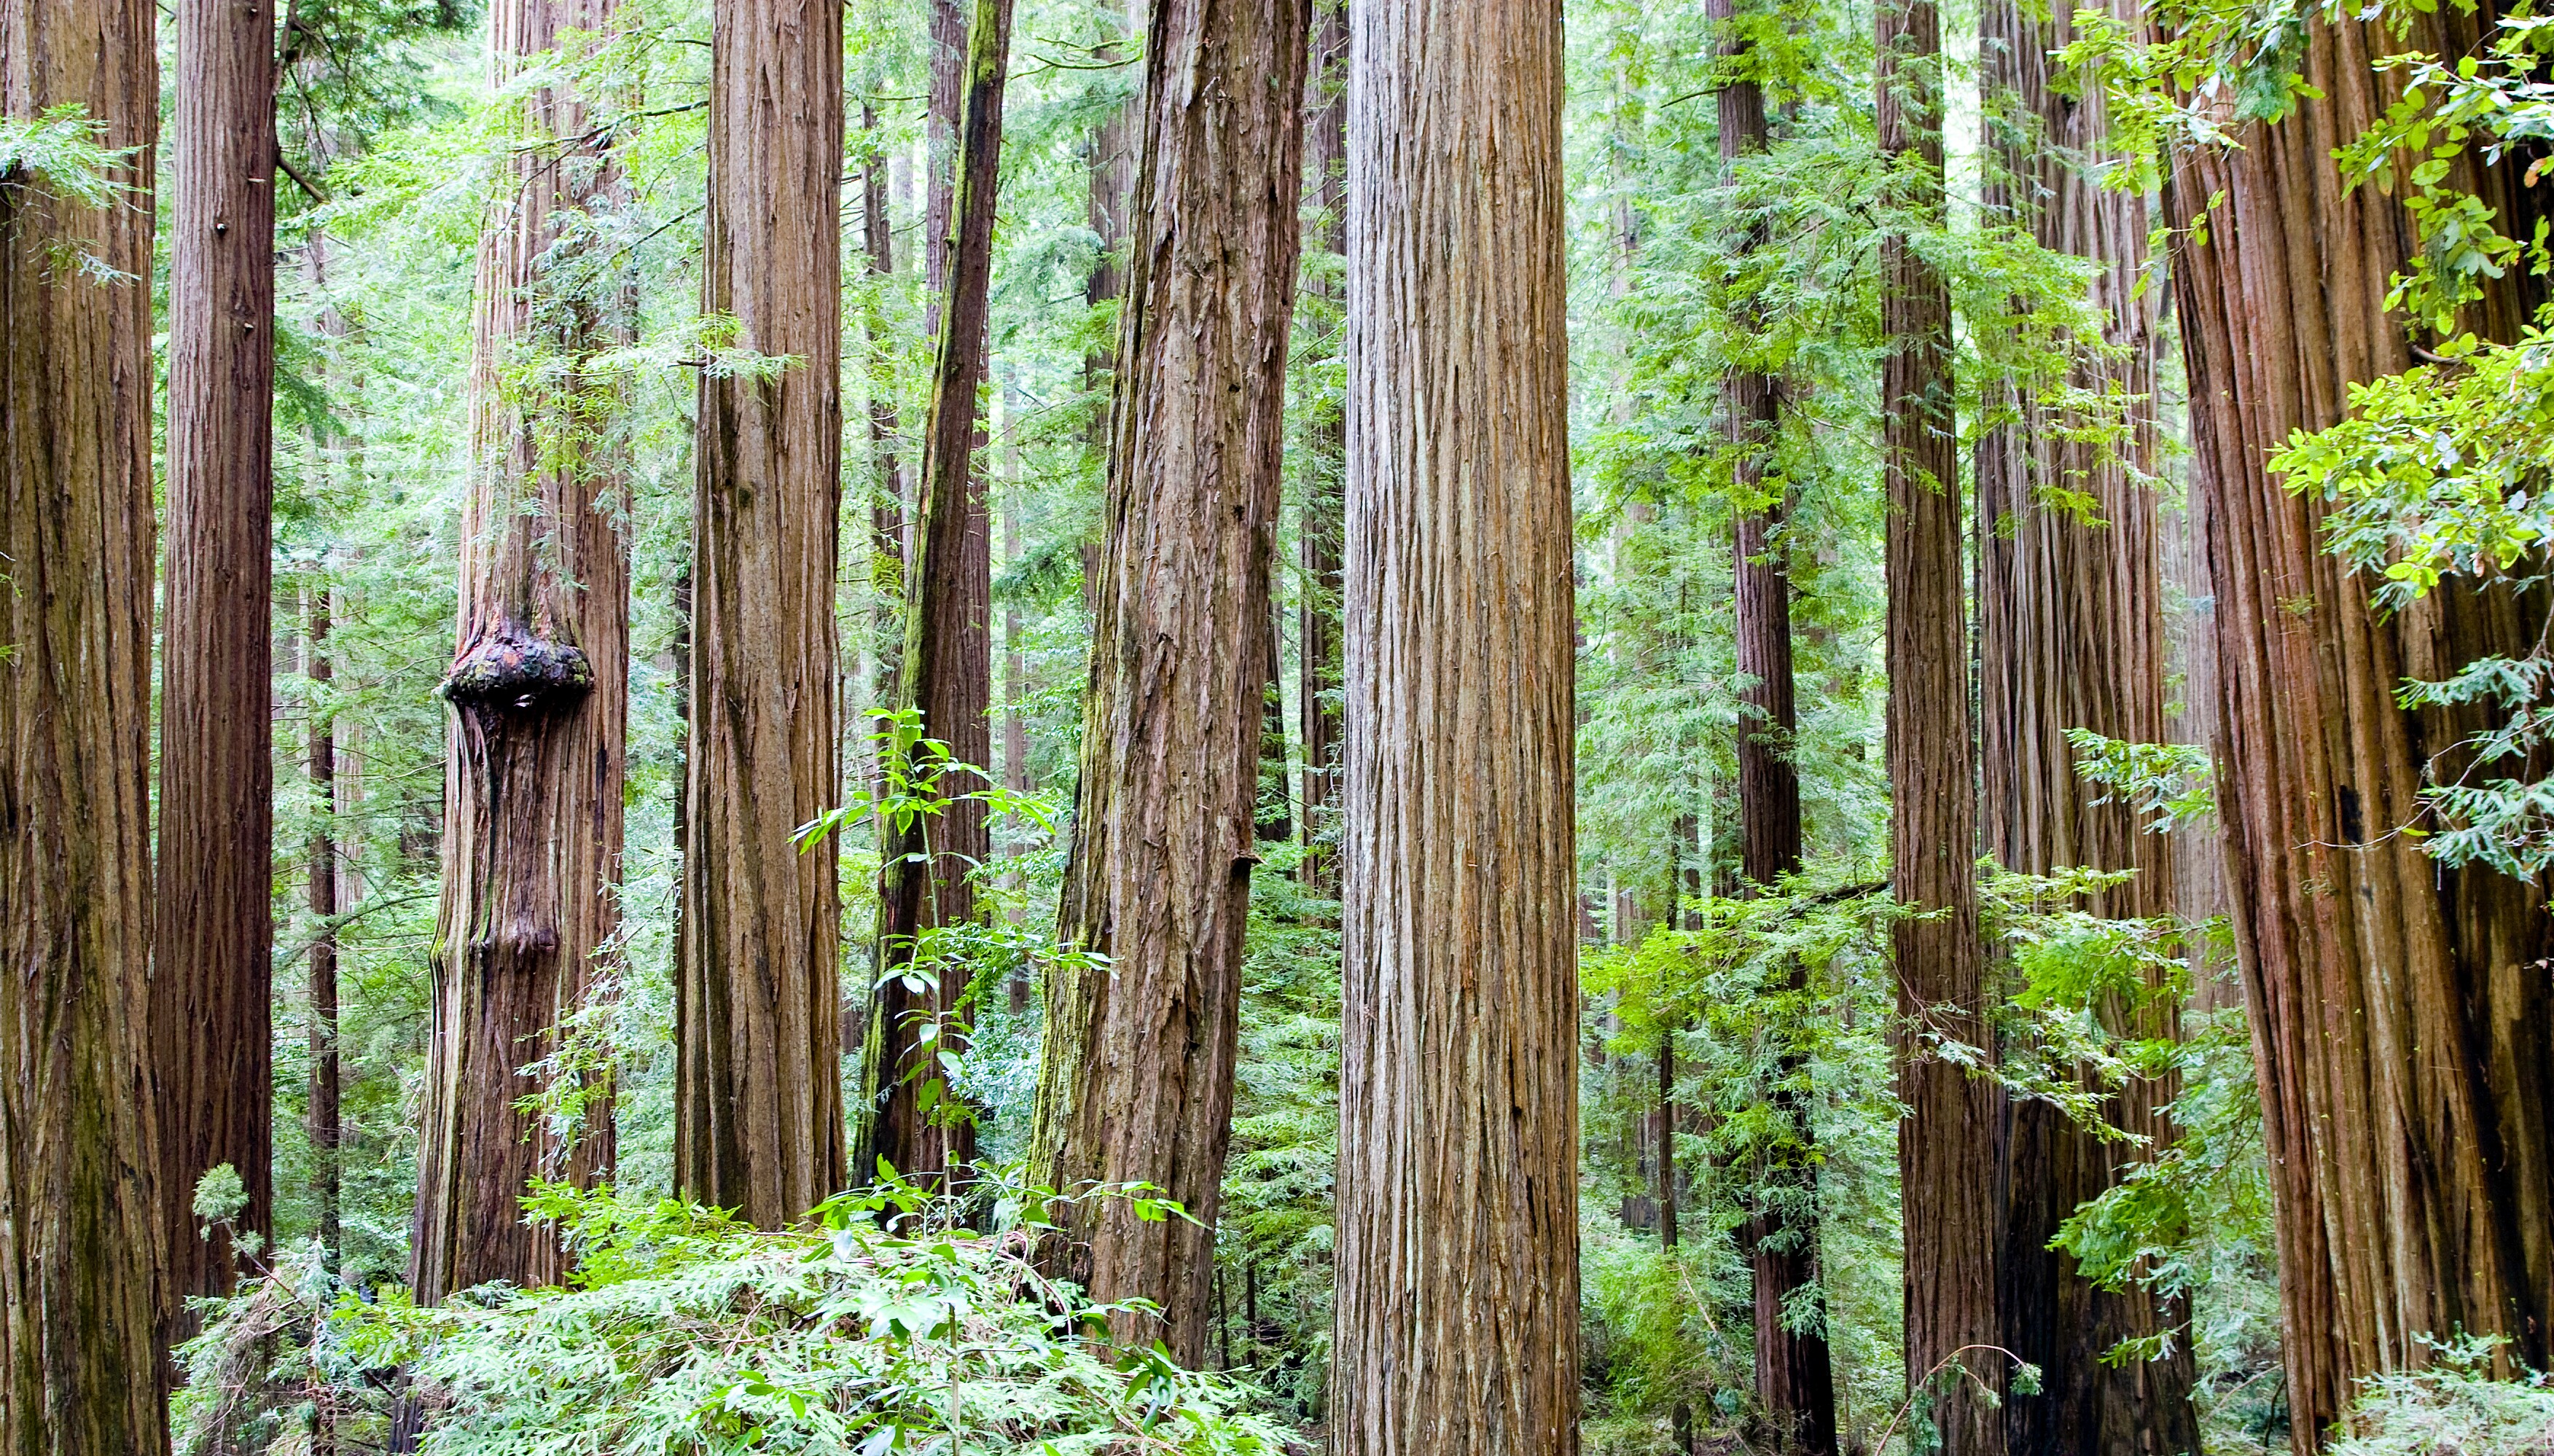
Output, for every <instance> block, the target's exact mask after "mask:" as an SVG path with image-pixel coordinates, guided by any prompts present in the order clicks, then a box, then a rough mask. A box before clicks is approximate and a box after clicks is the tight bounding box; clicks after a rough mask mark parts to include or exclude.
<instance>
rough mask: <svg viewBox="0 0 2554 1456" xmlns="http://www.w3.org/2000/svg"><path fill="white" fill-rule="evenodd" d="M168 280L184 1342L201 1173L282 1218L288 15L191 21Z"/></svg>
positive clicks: (169, 761)
mask: <svg viewBox="0 0 2554 1456" xmlns="http://www.w3.org/2000/svg"><path fill="white" fill-rule="evenodd" d="M171 135H172V136H173V138H174V141H173V143H172V146H171V152H172V168H171V170H172V172H173V174H174V178H175V183H176V192H177V196H176V206H175V210H174V222H175V233H174V238H173V239H172V241H171V257H170V270H169V424H168V441H169V553H168V554H169V581H168V585H167V587H166V591H167V594H168V606H167V615H166V617H165V619H164V620H163V622H162V624H161V630H162V633H163V646H164V650H163V652H162V656H161V664H162V671H163V673H164V677H163V680H162V685H161V696H160V711H161V720H160V725H161V726H160V863H159V883H158V889H157V894H156V896H155V898H156V900H157V902H158V910H159V923H158V928H157V930H158V943H157V946H156V947H155V950H156V952H157V962H156V966H155V968H154V971H153V974H152V1028H153V1062H154V1064H156V1066H157V1067H158V1075H159V1079H160V1095H161V1107H160V1156H161V1159H162V1163H161V1169H160V1200H161V1207H162V1209H163V1213H164V1217H165V1218H166V1220H167V1223H168V1231H169V1297H168V1301H167V1312H168V1315H169V1317H170V1320H171V1329H170V1337H171V1339H172V1340H173V1341H174V1340H182V1339H184V1338H186V1337H188V1336H190V1335H192V1334H193V1333H194V1329H195V1323H196V1320H195V1316H194V1314H193V1312H192V1311H191V1310H189V1309H188V1308H187V1307H186V1305H185V1303H184V1300H185V1299H186V1298H187V1296H189V1295H195V1294H227V1293H229V1292H230V1291H231V1288H232V1286H233V1284H234V1282H235V1281H236V1278H237V1274H238V1271H237V1269H236V1268H235V1261H234V1259H233V1257H232V1250H231V1243H230V1238H229V1236H228V1234H227V1233H218V1234H216V1235H215V1236H214V1237H212V1238H209V1239H207V1238H202V1237H199V1236H198V1234H197V1230H196V1225H195V1215H194V1196H195V1180H196V1179H197V1178H198V1177H201V1176H203V1175H204V1173H205V1171H206V1170H208V1169H211V1168H214V1167H216V1166H219V1165H221V1164H228V1165H230V1166H231V1168H232V1169H233V1170H235V1171H236V1172H237V1173H238V1174H239V1176H240V1180H241V1182H242V1183H243V1184H244V1185H245V1186H246V1188H247V1192H248V1206H247V1207H246V1208H245V1209H243V1210H242V1211H241V1213H240V1215H239V1218H238V1220H237V1221H236V1223H235V1225H234V1227H236V1228H238V1229H242V1230H252V1231H255V1232H256V1233H258V1234H260V1235H261V1236H263V1235H266V1234H269V1233H271V1232H272V1231H273V1229H274V1224H275V1176H274V1161H275V1158H274V1155H275V1148H274V1144H275V1133H274V1121H275V1119H274V1080H275V1078H274V1047H275V1038H274V1033H273V1027H272V1025H271V1023H272V1021H273V1014H272V1011H271V1009H270V1008H271V1003H272V1000H273V997H272V995H271V994H270V987H271V984H272V982H273V979H274V967H273V956H274V953H275V925H274V911H273V901H272V893H273V888H272V886H271V885H270V883H269V870H268V861H269V856H270V855H271V854H272V852H273V844H274V838H275V809H274V805H275V768H274V763H273V759H272V747H273V738H274V732H275V719H274V715H273V714H272V713H271V712H270V711H269V710H270V704H269V701H268V699H269V694H270V692H271V686H270V682H271V678H272V674H273V662H272V658H273V655H274V645H273V637H272V634H271V633H270V631H269V629H268V623H267V619H268V616H269V612H270V606H271V604H270V603H269V601H268V597H269V594H270V591H271V586H270V583H271V578H272V568H271V566H270V564H269V561H270V557H271V555H272V550H271V542H270V537H271V536H272V534H273V532H272V529H271V519H272V515H273V506H274V498H275V473H274V470H275V462H274V455H273V449H272V445H273V430H274V426H273V419H274V412H275V411H274V405H275V399H274V395H275V179H276V170H275V159H276V155H277V154H276V140H275V10H274V6H273V4H272V3H271V0H246V3H244V4H235V3H230V0H182V3H181V4H180V5H179V6H178V11H177V85H176V116H175V125H174V129H173V131H172V133H171Z"/></svg>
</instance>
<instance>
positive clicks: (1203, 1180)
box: [1031, 0, 1309, 1367]
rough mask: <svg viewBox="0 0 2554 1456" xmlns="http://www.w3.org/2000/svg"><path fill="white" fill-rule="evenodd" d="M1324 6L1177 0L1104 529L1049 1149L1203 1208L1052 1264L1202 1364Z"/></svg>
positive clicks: (1054, 1179)
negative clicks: (1316, 16)
mask: <svg viewBox="0 0 2554 1456" xmlns="http://www.w3.org/2000/svg"><path fill="white" fill-rule="evenodd" d="M1308 14H1309V12H1308V9H1307V7H1306V5H1305V3H1304V0H1268V3H1265V4H1241V5H1229V6H1216V5H1210V4H1207V3H1204V0H1162V3H1160V4H1157V5H1156V6H1155V7H1154V12H1153V25H1152V30H1151V44H1150V45H1149V46H1148V47H1147V48H1146V51H1145V56H1146V74H1145V85H1144V92H1143V100H1142V103H1141V106H1142V109H1141V121H1140V123H1139V137H1140V150H1139V152H1138V154H1137V158H1138V161H1137V168H1136V173H1135V187H1136V191H1135V201H1134V206H1133V209H1132V215H1133V216H1134V218H1135V220H1136V221H1135V247H1134V250H1133V254H1132V259H1131V267H1130V269H1129V271H1128V275H1127V287H1126V305H1125V310H1124V313H1123V315H1122V319H1121V325H1120V328H1119V331H1118V345H1117V368H1116V376H1115V378H1116V384H1115V392H1114V396H1113V399H1112V402H1111V407H1110V411H1109V418H1110V441H1109V451H1108V500H1107V536H1106V544H1105V546H1104V548H1103V555H1102V564H1101V570H1100V619H1099V627H1098V630H1097V632H1096V633H1095V635H1094V638H1093V640H1094V643H1095V646H1094V649H1093V651H1092V657H1091V684H1090V691H1089V695H1088V697H1087V699H1086V706H1085V708H1084V716H1083V738H1082V741H1083V750H1082V776H1081V783H1080V788H1079V791H1078V796H1077V802H1076V804H1075V813H1074V841H1073V857H1072V863H1071V868H1070V869H1069V870H1068V872H1067V874H1066V877H1065V884H1064V889H1063V899H1062V907H1061V914H1060V917H1059V920H1060V926H1059V937H1060V939H1062V940H1063V941H1065V942H1066V943H1068V944H1071V945H1075V946H1080V947H1084V948H1087V949H1089V950H1092V951H1095V952H1099V953H1100V954H1102V955H1103V956H1106V957H1107V960H1106V961H1105V962H1104V963H1102V964H1096V965H1086V966H1081V967H1074V966H1070V965H1057V966H1052V967H1050V968H1049V969H1048V972H1047V998H1046V1026H1047V1033H1046V1044H1045V1052H1044V1061H1043V1064H1042V1065H1041V1066H1040V1068H1039V1078H1038V1083H1039V1091H1038V1105H1037V1114H1036V1126H1035V1129H1034V1132H1033V1134H1032V1137H1031V1148H1032V1150H1033V1151H1032V1157H1033V1158H1034V1159H1035V1161H1036V1166H1037V1168H1038V1170H1039V1176H1040V1178H1041V1180H1042V1181H1044V1182H1046V1183H1047V1184H1048V1185H1049V1186H1052V1187H1056V1188H1063V1189H1072V1188H1076V1187H1079V1186H1081V1185H1083V1184H1085V1183H1089V1182H1103V1183H1122V1182H1136V1181H1141V1182H1150V1183H1155V1184H1158V1185H1160V1186H1161V1187H1162V1188H1164V1189H1165V1190H1167V1194H1168V1196H1170V1197H1172V1198H1176V1199H1178V1200H1179V1201H1180V1202H1181V1203H1182V1204H1183V1205H1184V1206H1186V1207H1187V1208H1188V1210H1189V1211H1190V1212H1191V1213H1192V1214H1194V1215H1195V1216H1196V1217H1197V1219H1198V1220H1200V1221H1199V1222H1197V1223H1192V1222H1188V1221H1185V1220H1180V1219H1170V1220H1162V1221H1152V1222H1147V1221H1145V1220H1143V1219H1139V1218H1137V1217H1136V1216H1135V1214H1134V1213H1133V1211H1132V1210H1131V1209H1130V1208H1129V1207H1128V1205H1127V1204H1126V1203H1125V1202H1124V1201H1123V1200H1122V1199H1112V1200H1107V1201H1104V1202H1100V1203H1090V1202H1085V1203H1081V1204H1076V1205H1073V1206H1071V1207H1070V1208H1069V1209H1068V1210H1067V1211H1066V1212H1065V1214H1064V1220H1065V1225H1066V1237H1065V1239H1064V1240H1062V1241H1060V1243H1061V1247H1060V1248H1058V1249H1057V1250H1055V1251H1053V1252H1052V1253H1051V1255H1050V1260H1051V1262H1052V1263H1054V1264H1056V1265H1057V1266H1059V1268H1060V1271H1061V1272H1062V1273H1063V1274H1064V1275H1065V1277H1067V1278H1070V1279H1072V1280H1074V1281H1075V1282H1076V1283H1078V1284H1080V1285H1082V1286H1084V1287H1085V1288H1087V1289H1089V1290H1090V1292H1091V1295H1092V1297H1094V1298H1096V1299H1101V1300H1115V1299H1125V1298H1134V1297H1142V1298H1148V1299H1151V1300H1153V1301H1154V1302H1156V1303H1157V1304H1159V1305H1160V1306H1161V1310H1162V1313H1161V1319H1160V1321H1159V1323H1158V1325H1157V1324H1156V1322H1155V1321H1154V1320H1153V1319H1151V1318H1149V1317H1147V1316H1144V1315H1139V1314H1124V1315H1120V1316H1117V1318H1116V1319H1115V1320H1114V1321H1113V1325H1114V1330H1113V1333H1114V1335H1115V1337H1116V1338H1117V1339H1118V1340H1119V1341H1120V1342H1121V1343H1125V1344H1130V1345H1141V1344H1144V1343H1147V1342H1149V1341H1150V1340H1152V1339H1153V1338H1155V1337H1157V1334H1158V1337H1159V1338H1161V1339H1163V1340H1164V1341H1165V1342H1166V1344H1167V1345H1168V1346H1169V1348H1170V1350H1171V1353H1172V1354H1173V1356H1174V1357H1176V1358H1177V1359H1178V1360H1179V1361H1180V1362H1181V1363H1182V1364H1185V1365H1189V1366H1192V1367H1195V1366H1197V1365H1199V1364H1200V1363H1201V1362H1202V1361H1203V1360H1204V1359H1205V1356H1206V1339H1207V1333H1208V1330H1209V1327H1210V1322H1209V1319H1208V1309H1207V1303H1206V1300H1207V1294H1208V1287H1209V1282H1210V1280H1211V1278H1212V1276H1213V1274H1214V1270H1215V1235H1214V1225H1215V1218H1216V1207H1217V1204H1218V1201H1219V1191H1220V1188H1221V1185H1222V1178H1223V1157H1224V1150H1225V1147H1226V1145H1227V1144H1228V1143H1229V1141H1230V1136H1231V1114H1232V1074H1233V1058H1234V1047H1235V1037H1236V1035H1237V1030H1238V1026H1239V1023H1238V1020H1237V1017H1238V1014H1239V1010H1240V1003H1241V939H1242V931H1243V928H1244V926H1245V925H1246V924H1247V922H1248V920H1249V910H1250V866H1251V865H1252V864H1254V863H1256V862H1257V861H1258V857H1259V856H1258V851H1257V848H1256V847H1255V842H1254V834H1253V827H1252V815H1253V810H1254V808H1255V806H1256V803H1257V799H1258V790H1259V779H1260V744H1261V739H1262V732H1263V716H1264V706H1263V705H1264V702H1265V689H1266V687H1267V681H1268V646H1267V644H1268V640H1269V636H1270V633H1271V630H1272V628H1273V624H1274V618H1273V616H1272V615H1271V603H1270V593H1269V574H1270V568H1271V566H1272V565H1273V564H1274V561H1275V554H1276V539H1277V516H1278V508H1279V496H1280V489H1281V486H1282V482H1283V472H1284V468H1285V435H1284V429H1283V411H1284V408H1285V395H1286V343H1287V338H1288V329H1289V325H1290V323H1291V319H1292V315H1293V312H1294V301H1295V300H1294V278H1295V255H1296V248H1297V237H1298V228H1299V224H1298V216H1297V208H1298V205H1299V201H1300V191H1301V186H1302V180H1301V171H1300V161H1301V156H1302V152H1301V146H1302V135H1303V116H1302V111H1301V109H1300V108H1301V104H1302V99H1301V98H1302V76H1301V72H1300V70H1299V69H1298V67H1300V66H1302V65H1303V63H1304V38H1305V31H1306V26H1307V21H1308Z"/></svg>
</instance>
